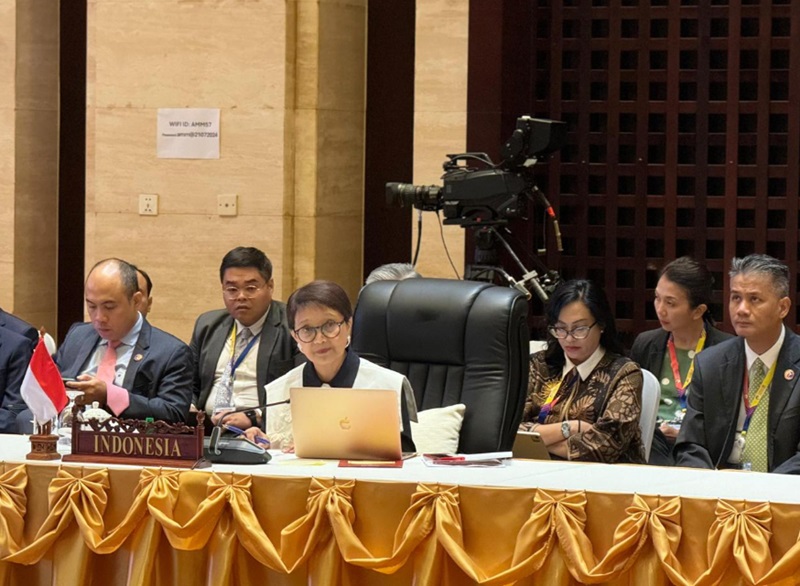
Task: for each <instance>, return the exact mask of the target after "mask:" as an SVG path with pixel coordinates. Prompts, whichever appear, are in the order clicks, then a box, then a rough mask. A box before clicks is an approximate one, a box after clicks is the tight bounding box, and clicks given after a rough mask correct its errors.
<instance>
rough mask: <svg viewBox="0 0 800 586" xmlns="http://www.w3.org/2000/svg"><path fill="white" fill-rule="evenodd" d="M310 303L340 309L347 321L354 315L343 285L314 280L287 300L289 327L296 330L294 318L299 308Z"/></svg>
mask: <svg viewBox="0 0 800 586" xmlns="http://www.w3.org/2000/svg"><path fill="white" fill-rule="evenodd" d="M309 305H318V306H320V307H325V308H328V309H333V310H334V311H338V312H339V313H340V314H342V317H343V318H344V320H345V321H349V320H350V318H351V317H353V306H352V305H351V304H350V298H349V297H347V293H346V292H345V290H344V289H342V288H341V286H339V285H337V284H336V283H334V282H333V281H312V282H310V283H308V284H307V285H303V286H302V287H300V288H299V289H298V290H297V291H295V292H294V293H292V294H291V295H289V300H288V301H287V302H286V319H287V321H288V322H289V329H291V330H294V318H295V315H297V312H298V310H300V309H302V308H303V307H308V306H309Z"/></svg>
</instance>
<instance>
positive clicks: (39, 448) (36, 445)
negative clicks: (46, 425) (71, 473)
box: [25, 434, 61, 460]
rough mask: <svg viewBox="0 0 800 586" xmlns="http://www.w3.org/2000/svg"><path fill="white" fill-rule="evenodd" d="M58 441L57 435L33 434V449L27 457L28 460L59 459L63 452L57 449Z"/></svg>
mask: <svg viewBox="0 0 800 586" xmlns="http://www.w3.org/2000/svg"><path fill="white" fill-rule="evenodd" d="M57 443H58V436H57V435H53V434H49V435H32V436H31V451H30V453H29V454H28V455H27V456H25V457H26V458H27V459H28V460H59V459H60V458H61V454H59V453H58V451H57V450H56V444H57Z"/></svg>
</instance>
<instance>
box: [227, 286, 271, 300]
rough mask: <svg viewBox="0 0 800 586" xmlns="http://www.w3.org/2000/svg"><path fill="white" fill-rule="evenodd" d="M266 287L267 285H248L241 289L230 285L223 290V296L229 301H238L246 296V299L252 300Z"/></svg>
mask: <svg viewBox="0 0 800 586" xmlns="http://www.w3.org/2000/svg"><path fill="white" fill-rule="evenodd" d="M266 286H267V284H266V283H264V284H263V285H247V286H245V287H241V288H240V287H234V286H233V285H230V286H228V287H223V288H222V294H223V295H224V296H225V297H226V298H228V299H237V298H238V297H239V295H244V296H245V298H246V299H252V298H253V297H255V296H256V295H257V294H258V292H259V291H261V290H262V289H263V288H264V287H266Z"/></svg>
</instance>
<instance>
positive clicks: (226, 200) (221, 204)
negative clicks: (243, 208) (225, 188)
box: [217, 193, 239, 216]
mask: <svg viewBox="0 0 800 586" xmlns="http://www.w3.org/2000/svg"><path fill="white" fill-rule="evenodd" d="M237 199H238V198H237V196H236V194H235V193H225V194H221V195H218V196H217V214H219V215H220V216H235V215H236V214H238V213H239V211H238V210H239V206H238V205H237V204H238V202H237Z"/></svg>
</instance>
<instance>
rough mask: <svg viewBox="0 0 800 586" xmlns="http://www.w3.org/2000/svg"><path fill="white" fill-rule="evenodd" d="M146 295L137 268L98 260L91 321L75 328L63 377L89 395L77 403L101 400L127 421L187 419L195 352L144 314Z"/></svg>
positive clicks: (90, 288)
mask: <svg viewBox="0 0 800 586" xmlns="http://www.w3.org/2000/svg"><path fill="white" fill-rule="evenodd" d="M141 295H142V294H141V292H139V285H138V282H137V277H136V269H135V268H134V267H133V266H132V265H130V264H128V263H127V262H125V261H123V260H119V259H113V258H112V259H106V260H103V261H100V262H99V263H97V264H96V265H95V266H94V267H93V268H92V270H91V271H90V272H89V276H88V277H87V279H86V285H85V297H86V308H87V310H88V312H89V318H90V320H91V323H80V324H76V325H74V326H72V327H71V328H70V330H69V333H67V337H66V339H65V340H64V343H63V344H61V347H60V348H59V349H58V352H57V353H56V358H55V361H56V364H57V365H58V368H59V370H60V371H61V374H62V376H63V377H65V378H75V379H77V380H75V381H72V382H67V387H70V388H73V389H77V390H80V391H83V393H84V394H83V396H82V397H79V398H78V399H77V401H78V402H79V403H83V404H91V403H92V402H93V401H97V402H99V403H100V405H101V406H102V407H104V408H105V409H107V410H108V411H110V412H111V413H113V414H114V415H118V416H119V417H122V418H126V419H145V418H147V417H153V418H154V419H158V420H164V421H170V422H177V421H184V420H185V419H186V416H187V415H188V412H189V404H190V403H191V399H192V355H191V351H190V350H189V347H188V346H187V345H186V344H184V343H183V342H181V341H180V340H178V339H177V338H175V337H174V336H172V335H170V334H167V333H166V332H163V331H161V330H159V329H158V328H155V327H153V326H151V325H150V324H149V323H148V322H147V320H145V319H144V318H143V317H142V315H141V314H140V313H139V311H138V310H137V309H136V308H137V305H138V304H139V303H140V301H141V299H140V297H141ZM28 413H29V412H28ZM24 415H25V414H23V415H21V416H20V418H18V422H19V423H20V426H21V428H22V429H25V427H22V425H23V424H25V423H26V422H25V421H24ZM27 419H28V420H29V419H30V417H29V416H28V417H27ZM27 428H30V424H29V423H28V424H27Z"/></svg>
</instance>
